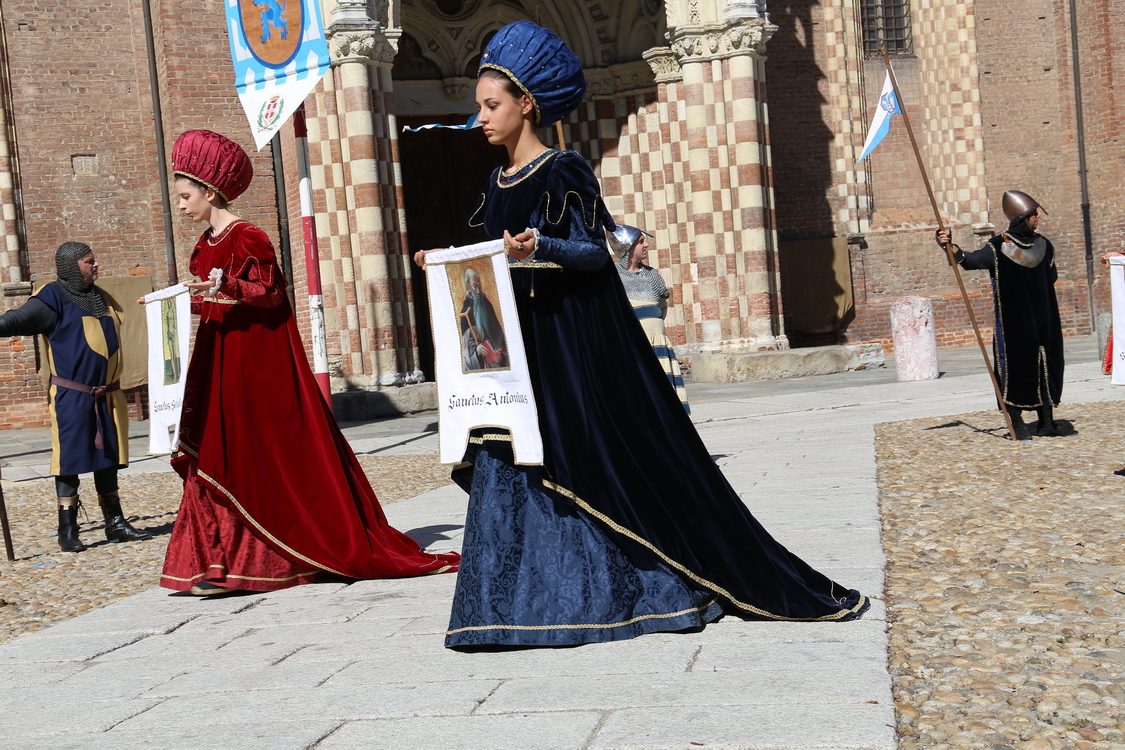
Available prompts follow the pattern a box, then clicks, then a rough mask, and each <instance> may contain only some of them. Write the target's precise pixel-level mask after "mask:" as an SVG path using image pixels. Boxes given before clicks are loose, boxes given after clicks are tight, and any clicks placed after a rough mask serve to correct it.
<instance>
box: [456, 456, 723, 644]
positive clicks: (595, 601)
mask: <svg viewBox="0 0 1125 750" xmlns="http://www.w3.org/2000/svg"><path fill="white" fill-rule="evenodd" d="M542 472H543V470H542V468H541V467H524V466H513V465H511V464H509V463H507V462H505V461H502V460H500V459H499V458H497V457H496V456H495V455H492V454H490V453H489V451H488V448H487V447H485V448H482V449H480V450H479V451H478V452H477V453H476V456H475V460H474V472H473V479H472V485H471V491H470V494H469V507H468V513H467V517H466V520H465V539H464V546H463V549H462V552H461V568H460V572H459V573H458V574H457V590H456V592H455V593H454V596H453V612H452V614H451V615H450V619H449V631H448V632H447V633H446V637H445V645H446V647H449V648H456V647H474V646H484V645H504V646H569V645H574V644H579V643H596V642H602V641H616V640H624V639H628V638H635V637H637V636H639V635H644V634H645V633H653V632H658V631H674V630H684V629H687V628H695V627H702V626H703V625H704V624H706V623H708V622H711V621H713V620H715V619H717V618H718V617H719V616H720V615H722V613H723V611H722V607H721V606H720V604H719V603H718V602H717V601H716V599H715V597H714V595H713V594H712V593H710V592H708V591H706V590H704V589H700V588H696V587H695V586H693V585H692V584H690V583H689V582H688V581H686V580H684V579H683V578H681V577H680V576H679V575H677V574H676V573H674V572H673V571H672V570H671V568H669V567H668V566H667V565H666V564H665V563H664V562H663V561H662V560H660V559H659V558H657V557H656V555H654V554H653V553H651V552H650V551H649V550H647V549H646V548H644V547H643V546H641V545H639V544H637V543H636V542H633V541H632V540H629V539H625V538H622V537H619V536H617V535H616V534H614V533H613V532H611V531H607V530H606V529H604V528H603V527H601V526H599V525H598V524H597V523H596V522H595V521H593V520H592V519H591V518H589V517H588V516H587V515H586V514H584V513H583V512H582V511H580V510H579V509H577V508H575V507H574V506H573V505H571V504H569V503H568V502H566V501H565V500H563V499H560V498H557V497H555V496H553V495H550V494H547V492H545V491H544V490H543V489H542V481H541V478H542V476H543V473H542Z"/></svg>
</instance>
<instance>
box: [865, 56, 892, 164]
mask: <svg viewBox="0 0 1125 750" xmlns="http://www.w3.org/2000/svg"><path fill="white" fill-rule="evenodd" d="M901 112H902V107H901V106H900V105H899V102H898V97H896V96H895V87H894V84H892V83H891V74H890V71H887V79H886V80H885V81H883V90H882V91H881V92H880V93H879V106H878V107H876V108H875V116H874V117H873V118H871V127H870V128H868V130H867V140H866V141H865V142H864V144H863V153H862V154H860V156H859V160H858V161H856V164H859V162H861V161H863V160H864V159H866V158H867V155H868V154H870V153H871V152H872V151H874V150H875V147H876V146H878V145H879V144H880V143H881V142H882V140H883V138H885V137H886V135H887V131H889V130H890V129H891V116H892V115H896V114H900V113H901Z"/></svg>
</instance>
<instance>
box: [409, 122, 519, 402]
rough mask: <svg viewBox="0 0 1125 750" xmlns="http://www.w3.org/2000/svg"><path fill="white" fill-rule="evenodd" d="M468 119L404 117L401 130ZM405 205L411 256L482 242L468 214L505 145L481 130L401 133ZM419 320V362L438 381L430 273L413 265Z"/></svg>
mask: <svg viewBox="0 0 1125 750" xmlns="http://www.w3.org/2000/svg"><path fill="white" fill-rule="evenodd" d="M465 120H466V117H465V116H464V115H450V116H428V117H427V116H421V117H399V118H398V123H399V125H400V126H406V127H418V126H419V125H426V124H429V123H433V122H439V123H442V124H448V125H460V124H462V123H464V122H465ZM399 158H400V161H401V164H402V189H403V202H404V203H405V206H406V230H407V237H408V238H409V242H410V248H409V250H410V255H413V254H414V253H415V252H416V251H418V250H433V249H435V248H443V247H451V246H453V247H457V246H460V245H471V244H473V243H474V242H483V241H484V240H486V239H488V238H487V237H485V236H484V232H483V231H482V230H480V229H470V227H469V224H468V219H469V216H470V215H471V214H472V213H473V211H475V210H476V208H477V206H478V205H479V204H480V196H481V189H482V188H483V186H484V183H485V180H487V179H488V177H489V175H490V174H491V173H492V170H493V169H495V168H496V167H498V166H500V165H503V164H505V163H506V162H507V160H508V155H507V151H505V149H504V147H502V146H492V145H490V144H489V143H488V140H487V139H485V137H484V132H483V131H482V130H480V129H479V128H476V129H473V130H453V129H449V128H432V129H430V130H422V131H419V132H417V133H412V132H410V131H404V132H402V133H401V134H400V135H399ZM410 268H411V270H412V274H413V276H412V283H413V290H414V320H415V324H416V326H417V329H416V330H417V333H418V359H419V365H420V368H421V370H422V372H423V373H424V374H425V376H426V380H427V381H430V382H433V380H434V340H433V334H432V332H431V329H430V306H429V301H428V298H427V295H426V275H425V272H424V271H423V270H422V269H420V268H418V267H417V266H416V265H414V264H413V263H411V265H410Z"/></svg>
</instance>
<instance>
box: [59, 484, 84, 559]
mask: <svg viewBox="0 0 1125 750" xmlns="http://www.w3.org/2000/svg"><path fill="white" fill-rule="evenodd" d="M62 499H64V498H61V497H60V498H59V500H62ZM70 499H72V500H74V504H73V505H59V549H60V550H62V551H63V552H81V551H83V550H84V549H86V545H85V544H83V543H82V540H80V539H79V538H78V498H77V497H75V498H70Z"/></svg>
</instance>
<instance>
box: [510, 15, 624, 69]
mask: <svg viewBox="0 0 1125 750" xmlns="http://www.w3.org/2000/svg"><path fill="white" fill-rule="evenodd" d="M607 2H614V0H607ZM520 5H521V6H523V8H524V13H525V14H526V15H525V16H524V17H525V18H527V19H528V20H531V21H536V20H537V18H538V21H539V22H540V23H542V25H543V26H544V27H545V28H548V29H550V30H551V31H553V32H555V33H556V34H558V35H559V38H561V39H562V40H563V41H564V42H566V45H567V46H568V47H570V48H571V49H572V50H573V51H574V54H576V55H578V59H579V60H581V61H582V67H584V68H590V67H597V66H600V65H603V64H604V63H602V62H601V55H600V52H599V49H598V34H597V30H596V28H595V26H594V22H593V19H592V18H591V17H590V11H589V9H588V7H587V6H588V3H585V2H579V1H578V0H562V1H561V2H558V1H557V0H546V1H544V0H524V1H523V2H521V3H520ZM537 10H538V14H537V13H536V11H537Z"/></svg>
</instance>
